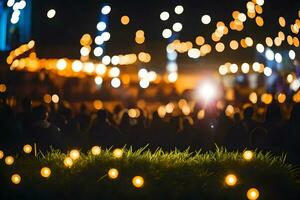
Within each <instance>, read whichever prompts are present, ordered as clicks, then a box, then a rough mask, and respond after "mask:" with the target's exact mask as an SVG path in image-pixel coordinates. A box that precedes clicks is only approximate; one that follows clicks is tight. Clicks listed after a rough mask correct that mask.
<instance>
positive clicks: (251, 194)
mask: <svg viewBox="0 0 300 200" xmlns="http://www.w3.org/2000/svg"><path fill="white" fill-rule="evenodd" d="M258 197H259V191H258V190H257V189H256V188H250V189H249V190H248V191H247V198H248V199H249V200H256V199H258Z"/></svg>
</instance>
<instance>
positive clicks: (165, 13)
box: [159, 11, 170, 21]
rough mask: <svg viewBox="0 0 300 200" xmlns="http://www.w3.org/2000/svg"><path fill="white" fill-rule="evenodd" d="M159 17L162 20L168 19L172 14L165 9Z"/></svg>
mask: <svg viewBox="0 0 300 200" xmlns="http://www.w3.org/2000/svg"><path fill="white" fill-rule="evenodd" d="M159 17H160V19H161V20H162V21H167V20H168V19H169V17H170V14H169V13H168V12H166V11H164V12H162V13H160V16H159Z"/></svg>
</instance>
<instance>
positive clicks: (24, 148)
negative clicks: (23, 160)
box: [23, 144, 32, 153]
mask: <svg viewBox="0 0 300 200" xmlns="http://www.w3.org/2000/svg"><path fill="white" fill-rule="evenodd" d="M23 151H24V152H25V153H31V151H32V146H31V145H30V144H26V145H24V147H23Z"/></svg>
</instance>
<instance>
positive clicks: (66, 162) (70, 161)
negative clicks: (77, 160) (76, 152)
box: [64, 157, 73, 168]
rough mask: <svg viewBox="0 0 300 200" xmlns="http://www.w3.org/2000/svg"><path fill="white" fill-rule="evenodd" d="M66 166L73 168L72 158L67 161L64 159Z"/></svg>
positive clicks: (67, 158)
mask: <svg viewBox="0 0 300 200" xmlns="http://www.w3.org/2000/svg"><path fill="white" fill-rule="evenodd" d="M64 165H65V166H66V167H69V168H70V167H72V165H73V160H72V158H70V157H66V158H65V159H64Z"/></svg>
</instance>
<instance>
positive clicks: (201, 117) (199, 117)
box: [197, 109, 205, 120]
mask: <svg viewBox="0 0 300 200" xmlns="http://www.w3.org/2000/svg"><path fill="white" fill-rule="evenodd" d="M204 117H205V110H204V109H202V110H199V112H198V114H197V118H198V119H199V120H201V119H204Z"/></svg>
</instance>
